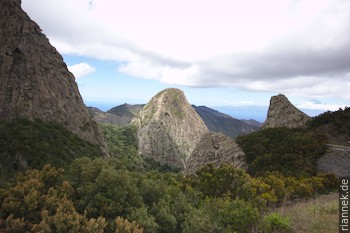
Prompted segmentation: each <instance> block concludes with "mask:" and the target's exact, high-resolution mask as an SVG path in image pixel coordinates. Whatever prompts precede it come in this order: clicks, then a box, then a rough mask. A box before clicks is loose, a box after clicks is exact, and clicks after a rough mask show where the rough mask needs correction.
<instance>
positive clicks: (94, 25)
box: [22, 0, 350, 119]
mask: <svg viewBox="0 0 350 233" xmlns="http://www.w3.org/2000/svg"><path fill="white" fill-rule="evenodd" d="M22 8H23V9H24V10H25V11H26V12H27V14H28V15H29V16H30V17H31V18H32V19H33V20H34V21H35V22H37V23H38V24H39V26H40V27H41V29H42V30H43V33H44V34H45V35H46V36H47V37H48V38H49V40H50V42H51V44H52V45H53V46H55V47H56V49H57V50H58V51H59V52H60V53H61V54H62V56H63V58H64V60H65V62H66V63H67V65H68V67H69V70H70V71H71V72H72V73H73V74H74V75H75V78H76V82H77V84H78V87H79V90H80V93H81V95H82V97H83V99H84V102H85V103H86V104H87V105H95V106H97V107H100V108H102V109H103V110H107V108H108V107H114V106H115V105H117V104H122V103H130V104H139V103H147V102H148V101H149V100H150V99H151V97H152V96H154V95H155V94H156V93H158V92H159V91H161V90H163V89H165V88H169V87H175V88H180V89H182V90H183V91H184V92H185V94H186V96H187V99H188V100H189V102H190V103H191V104H195V105H206V106H209V107H213V106H216V107H218V106H226V107H227V106H233V107H251V108H253V107H254V106H259V107H267V106H268V105H269V101H270V98H271V96H273V95H276V94H279V93H282V94H285V95H286V96H287V97H288V99H289V100H290V101H291V102H292V103H293V104H294V105H295V106H297V107H298V108H301V109H303V110H305V111H306V112H307V113H308V114H312V113H315V112H323V111H327V110H330V111H335V110H338V109H339V108H342V107H344V106H350V91H349V89H350V33H349V32H350V1H348V0H264V1H260V0H244V1H243V0H176V1H175V0H139V1H137V0H45V1H42V0H22ZM260 118H261V117H260ZM260 118H259V119H260ZM261 119H262V118H261Z"/></svg>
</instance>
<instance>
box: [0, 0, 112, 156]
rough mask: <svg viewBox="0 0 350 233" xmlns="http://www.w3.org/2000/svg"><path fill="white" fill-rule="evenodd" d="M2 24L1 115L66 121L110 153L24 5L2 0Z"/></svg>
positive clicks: (62, 65)
mask: <svg viewBox="0 0 350 233" xmlns="http://www.w3.org/2000/svg"><path fill="white" fill-rule="evenodd" d="M0 24H1V27H0V118H1V119H6V120H11V119H15V118H26V119H29V120H34V119H41V120H43V121H44V122H52V123H56V124H60V125H63V126H64V127H66V128H67V129H68V130H69V131H71V132H73V133H74V134H76V135H77V136H79V137H80V138H82V139H83V140H86V141H89V142H91V143H92V144H95V145H99V146H100V147H101V149H102V150H103V151H104V152H105V154H107V153H108V152H107V147H106V144H105V142H104V139H103V136H102V131H101V130H100V128H99V127H98V125H97V124H96V123H95V122H94V121H93V120H92V119H91V117H90V116H89V114H88V112H87V110H86V108H85V106H84V103H83V100H82V98H81V96H80V93H79V90H78V87H77V84H76V82H75V78H74V76H73V75H72V74H71V73H70V72H69V71H68V69H67V65H66V64H65V63H64V61H63V58H62V56H61V55H60V54H59V53H58V52H57V50H56V49H55V48H54V47H53V46H51V44H50V43H49V40H48V39H47V38H46V36H45V35H44V34H43V33H42V32H41V29H40V28H39V26H38V25H37V24H36V23H35V22H33V21H32V20H31V19H30V18H29V17H28V15H27V14H26V13H25V12H24V11H23V10H22V9H21V1H19V0H1V1H0Z"/></svg>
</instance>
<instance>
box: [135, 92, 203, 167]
mask: <svg viewBox="0 0 350 233" xmlns="http://www.w3.org/2000/svg"><path fill="white" fill-rule="evenodd" d="M132 124H135V125H137V126H138V128H139V130H138V139H139V152H140V154H142V155H143V156H148V157H151V158H153V159H155V160H157V161H160V162H162V163H167V164H171V165H174V166H177V167H182V168H185V167H186V162H187V160H188V158H189V156H190V154H191V153H192V151H193V150H194V148H195V147H196V145H197V143H198V142H199V141H200V139H201V137H202V136H203V135H204V134H205V133H207V132H208V128H207V127H206V126H205V124H204V122H203V120H202V119H201V118H200V116H199V115H198V114H197V113H196V111H195V110H194V109H193V108H192V106H191V105H190V104H189V103H188V101H187V99H186V97H185V94H184V93H183V92H182V91H181V90H179V89H174V88H169V89H166V90H164V91H162V92H160V93H158V94H157V95H155V96H154V97H153V98H152V99H151V100H150V102H149V103H148V104H146V105H145V106H144V107H143V109H142V110H141V111H140V112H139V114H138V115H137V116H136V117H135V118H134V119H133V120H132Z"/></svg>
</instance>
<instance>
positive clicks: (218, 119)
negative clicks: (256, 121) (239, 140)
mask: <svg viewBox="0 0 350 233" xmlns="http://www.w3.org/2000/svg"><path fill="white" fill-rule="evenodd" d="M192 107H193V108H194V109H195V110H196V112H197V113H198V114H199V116H200V117H201V118H202V119H203V121H204V123H205V124H206V126H207V127H208V129H209V131H212V132H222V133H224V134H225V135H227V136H230V137H232V138H234V137H236V136H238V135H242V134H247V133H251V132H255V131H257V130H259V128H260V127H258V126H256V125H253V123H251V124H247V123H246V122H244V121H242V120H238V119H235V118H233V117H231V116H229V115H226V114H223V113H221V112H218V111H216V110H214V109H211V108H208V107H205V106H198V107H197V106H195V105H192Z"/></svg>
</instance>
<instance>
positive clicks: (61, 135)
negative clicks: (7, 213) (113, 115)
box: [0, 120, 101, 186]
mask: <svg viewBox="0 0 350 233" xmlns="http://www.w3.org/2000/svg"><path fill="white" fill-rule="evenodd" d="M100 154H101V152H100V149H99V148H98V147H97V146H94V145H92V144H90V143H88V142H86V141H83V140H81V139H80V138H78V137H77V136H76V135H74V134H72V133H70V132H69V131H68V130H66V129H65V128H63V127H61V126H58V125H55V124H48V123H43V122H41V121H39V120H36V121H33V122H32V121H28V120H14V121H11V122H8V121H0V158H1V163H0V173H1V178H0V186H1V185H3V184H4V182H5V181H6V182H7V181H8V180H7V179H10V178H11V177H12V178H13V177H15V175H16V173H17V172H18V171H23V170H25V169H27V168H42V167H43V166H44V165H45V164H47V163H50V164H52V165H54V166H57V167H66V166H67V165H68V164H69V163H70V162H72V161H73V160H74V159H76V158H78V157H81V156H87V157H91V158H92V157H97V156H99V155H100Z"/></svg>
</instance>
